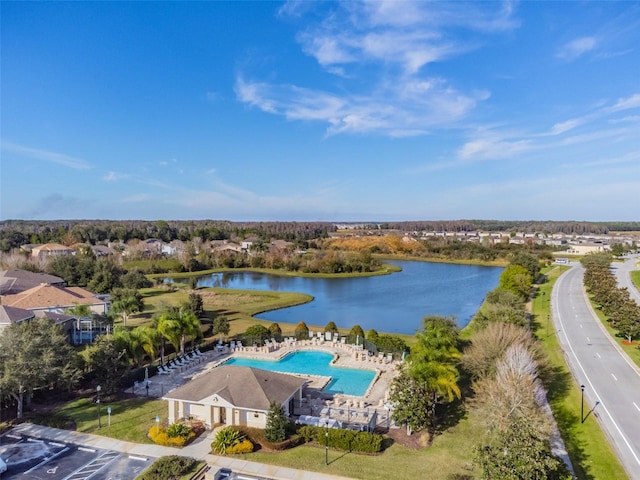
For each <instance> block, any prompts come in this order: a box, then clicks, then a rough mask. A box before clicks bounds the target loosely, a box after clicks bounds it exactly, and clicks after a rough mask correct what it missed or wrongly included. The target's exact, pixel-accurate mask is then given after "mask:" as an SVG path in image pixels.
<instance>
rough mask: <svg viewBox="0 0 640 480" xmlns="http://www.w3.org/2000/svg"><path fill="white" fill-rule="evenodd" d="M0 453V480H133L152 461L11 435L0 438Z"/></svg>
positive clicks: (151, 459)
mask: <svg viewBox="0 0 640 480" xmlns="http://www.w3.org/2000/svg"><path fill="white" fill-rule="evenodd" d="M0 452H4V453H3V454H2V458H3V459H4V460H5V461H7V460H8V461H7V463H8V470H7V471H6V472H4V473H0V479H1V480H17V479H21V480H87V479H89V478H91V480H133V479H134V478H135V477H136V476H137V475H139V474H140V472H142V471H143V470H144V469H145V468H147V467H148V466H149V465H151V463H153V461H154V460H155V459H154V458H145V457H136V456H129V455H126V454H122V453H120V452H114V451H111V450H102V449H98V448H94V447H85V446H81V445H75V444H72V443H59V442H55V441H50V440H43V439H39V438H32V437H29V436H26V435H21V434H18V435H16V434H12V433H10V434H6V435H4V436H2V437H0ZM12 460H13V461H12Z"/></svg>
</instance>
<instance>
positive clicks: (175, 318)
mask: <svg viewBox="0 0 640 480" xmlns="http://www.w3.org/2000/svg"><path fill="white" fill-rule="evenodd" d="M157 328H158V332H160V334H161V335H162V336H163V337H165V338H166V339H167V340H169V342H171V344H172V345H173V346H174V347H175V348H176V350H179V351H180V355H184V346H185V343H186V341H187V336H189V337H191V338H192V340H193V338H196V337H198V338H199V337H200V336H201V334H202V332H201V331H200V320H198V317H196V316H195V314H194V313H193V312H192V311H191V309H189V308H185V307H181V308H171V309H169V310H167V311H166V312H164V313H163V314H162V315H160V318H159V319H158V327H157Z"/></svg>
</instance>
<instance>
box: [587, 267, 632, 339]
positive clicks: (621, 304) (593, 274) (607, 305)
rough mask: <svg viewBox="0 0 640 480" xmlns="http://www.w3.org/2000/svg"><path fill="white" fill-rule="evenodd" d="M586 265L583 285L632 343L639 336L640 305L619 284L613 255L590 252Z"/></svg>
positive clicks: (608, 318)
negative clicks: (613, 267) (613, 269)
mask: <svg viewBox="0 0 640 480" xmlns="http://www.w3.org/2000/svg"><path fill="white" fill-rule="evenodd" d="M582 265H583V266H584V267H585V272H584V285H585V287H586V288H587V291H588V292H589V293H590V294H591V297H592V299H593V301H594V302H595V303H596V304H598V308H599V309H600V310H601V311H602V313H603V314H604V315H605V316H606V318H607V321H608V322H609V323H610V324H611V326H612V327H613V328H615V329H616V330H617V331H618V333H619V334H620V335H622V336H623V337H624V338H626V339H627V342H629V343H631V342H632V341H633V340H634V339H636V338H638V337H639V336H640V306H638V304H637V303H636V302H635V301H634V300H633V299H632V298H631V295H630V294H629V290H627V289H626V288H621V287H618V282H617V280H616V277H615V275H614V274H613V273H612V272H611V268H610V267H611V256H610V255H608V254H593V255H587V256H585V257H584V258H583V259H582Z"/></svg>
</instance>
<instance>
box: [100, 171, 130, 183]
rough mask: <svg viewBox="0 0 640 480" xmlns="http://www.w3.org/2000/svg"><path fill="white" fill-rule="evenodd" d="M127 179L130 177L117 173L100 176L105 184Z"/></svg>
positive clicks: (111, 172)
mask: <svg viewBox="0 0 640 480" xmlns="http://www.w3.org/2000/svg"><path fill="white" fill-rule="evenodd" d="M129 177H130V175H128V174H126V173H117V172H113V171H110V172H107V173H106V174H105V175H103V176H102V180H104V181H105V182H115V181H117V180H123V179H126V178H129Z"/></svg>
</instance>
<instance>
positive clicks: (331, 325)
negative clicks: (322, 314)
mask: <svg viewBox="0 0 640 480" xmlns="http://www.w3.org/2000/svg"><path fill="white" fill-rule="evenodd" d="M324 331H325V333H327V332H329V333H331V334H332V335H333V334H334V333H338V326H337V325H336V323H335V322H334V321H331V322H329V323H327V325H326V326H325V327H324Z"/></svg>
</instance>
